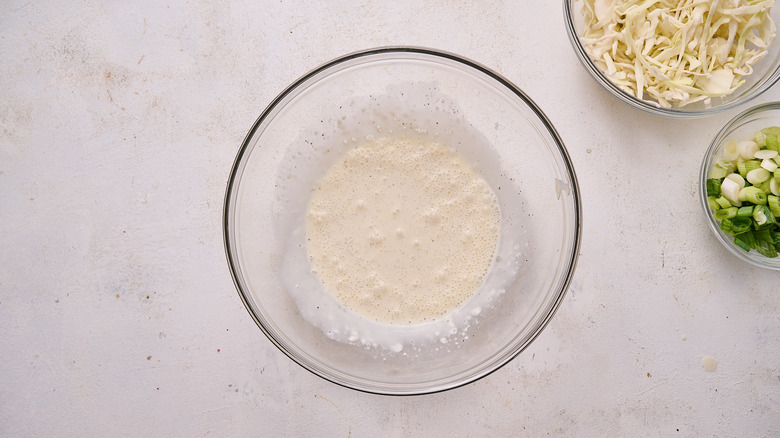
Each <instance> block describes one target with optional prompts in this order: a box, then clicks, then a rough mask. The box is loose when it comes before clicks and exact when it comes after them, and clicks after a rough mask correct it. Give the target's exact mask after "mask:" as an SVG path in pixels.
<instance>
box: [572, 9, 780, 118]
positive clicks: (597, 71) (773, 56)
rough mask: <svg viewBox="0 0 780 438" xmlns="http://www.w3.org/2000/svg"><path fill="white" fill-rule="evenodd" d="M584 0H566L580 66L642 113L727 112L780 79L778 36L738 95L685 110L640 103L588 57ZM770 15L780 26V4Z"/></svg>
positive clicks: (688, 114)
mask: <svg viewBox="0 0 780 438" xmlns="http://www.w3.org/2000/svg"><path fill="white" fill-rule="evenodd" d="M584 3H585V2H584V0H563V12H564V20H565V24H566V32H567V34H568V36H569V41H570V42H571V45H572V47H573V48H574V52H575V53H576V54H577V58H578V59H579V61H580V63H581V64H582V65H583V66H584V67H585V70H586V71H587V72H588V73H589V74H590V76H591V77H593V79H594V80H595V81H596V82H597V83H598V84H599V85H601V86H602V87H603V88H604V89H606V90H607V91H608V92H609V93H610V94H612V95H613V96H614V97H615V98H616V99H617V100H619V101H621V102H623V103H624V104H626V105H628V106H630V107H632V108H636V109H639V110H641V111H644V112H647V113H650V114H654V115H657V116H663V117H669V118H680V119H683V118H698V117H705V116H709V115H713V114H717V113H720V112H722V111H726V110H728V109H730V108H734V107H736V106H739V105H742V104H745V103H747V102H749V101H751V100H752V99H754V98H756V97H758V96H760V95H761V94H762V93H764V92H765V91H767V90H769V88H770V87H772V86H773V85H774V84H775V83H777V81H778V80H780V38H778V37H775V39H774V41H773V43H772V44H770V46H769V48H768V52H767V54H766V56H765V57H764V58H763V59H761V60H760V61H758V62H757V63H756V64H755V65H754V66H753V73H752V74H750V75H748V76H746V77H745V83H744V84H742V85H741V86H740V87H738V88H737V89H736V90H735V91H734V92H732V93H731V94H729V95H727V96H723V97H713V98H712V99H711V102H710V103H705V102H696V103H692V104H690V105H686V106H683V107H672V108H664V107H661V106H659V105H658V104H657V102H655V101H653V100H640V99H638V98H636V97H635V96H634V95H632V94H631V93H628V92H626V91H624V90H623V89H621V88H620V87H618V86H617V85H615V84H614V83H613V82H612V81H611V80H610V79H609V78H608V77H607V76H606V75H605V74H604V72H603V71H602V70H601V68H600V67H599V66H597V65H596V64H595V63H594V61H593V59H592V58H591V57H590V56H589V55H588V53H587V51H586V49H585V46H584V43H583V41H582V39H581V36H582V35H583V34H584V31H585V18H584V14H583V13H582V6H583V4H584ZM770 16H771V17H772V20H773V21H774V23H775V25H776V26H780V5H775V6H774V7H773V8H772V9H771V12H770Z"/></svg>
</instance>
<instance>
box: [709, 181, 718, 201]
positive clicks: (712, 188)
mask: <svg viewBox="0 0 780 438" xmlns="http://www.w3.org/2000/svg"><path fill="white" fill-rule="evenodd" d="M707 196H714V197H716V198H717V197H719V196H720V180H719V179H715V178H710V179H708V180H707Z"/></svg>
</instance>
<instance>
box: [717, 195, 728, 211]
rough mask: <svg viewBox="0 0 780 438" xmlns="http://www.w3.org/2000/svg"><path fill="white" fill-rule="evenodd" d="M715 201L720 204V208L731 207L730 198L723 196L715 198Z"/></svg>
mask: <svg viewBox="0 0 780 438" xmlns="http://www.w3.org/2000/svg"><path fill="white" fill-rule="evenodd" d="M715 202H716V203H717V204H718V205H719V206H720V208H729V207H731V203H730V202H729V200H728V199H726V198H724V197H723V196H721V197H719V198H717V199H715Z"/></svg>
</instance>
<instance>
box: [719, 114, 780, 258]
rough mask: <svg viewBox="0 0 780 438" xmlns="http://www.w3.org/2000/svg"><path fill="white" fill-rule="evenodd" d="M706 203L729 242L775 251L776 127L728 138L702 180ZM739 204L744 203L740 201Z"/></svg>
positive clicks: (779, 182)
mask: <svg viewBox="0 0 780 438" xmlns="http://www.w3.org/2000/svg"><path fill="white" fill-rule="evenodd" d="M706 191H707V205H708V206H709V208H710V209H711V210H712V215H713V218H714V219H715V220H717V221H719V222H720V229H721V230H723V231H724V232H726V233H728V234H731V235H732V236H734V244H735V245H736V246H738V247H740V248H742V249H744V250H745V251H753V250H755V251H756V252H757V253H759V254H762V255H763V256H765V257H778V252H780V127H778V126H773V127H769V128H766V129H763V130H761V131H759V132H756V133H754V134H753V137H752V138H750V139H746V140H743V141H739V142H735V141H729V142H728V143H726V144H725V145H724V147H723V149H722V157H721V158H720V159H719V160H718V161H716V162H715V165H713V169H712V172H711V174H710V178H709V179H707V180H706ZM743 203H744V205H743Z"/></svg>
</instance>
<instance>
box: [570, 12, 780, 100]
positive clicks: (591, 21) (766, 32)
mask: <svg viewBox="0 0 780 438" xmlns="http://www.w3.org/2000/svg"><path fill="white" fill-rule="evenodd" d="M774 3H775V0H584V7H583V13H584V15H585V30H584V33H583V36H582V41H583V44H584V46H585V49H586V51H587V52H588V54H589V55H590V57H591V59H592V60H593V61H594V63H595V64H596V65H597V67H599V68H600V69H601V71H602V72H604V74H605V75H606V76H607V77H608V78H609V79H610V80H611V81H612V82H613V83H614V84H615V85H617V86H618V87H620V88H621V89H623V90H624V91H626V92H627V93H629V94H631V95H633V96H636V97H637V98H638V99H642V100H646V101H651V102H652V103H654V104H655V105H657V106H660V107H664V108H670V107H672V106H677V107H683V106H685V105H689V104H691V103H694V102H700V101H704V103H705V104H709V103H710V101H711V98H712V97H720V96H725V95H728V94H731V93H732V92H733V91H734V90H735V89H736V88H737V87H739V86H740V85H742V84H743V83H744V82H745V79H744V77H745V76H747V75H750V74H751V73H752V72H753V65H754V64H755V63H756V62H758V61H759V60H760V59H761V58H763V57H764V56H765V55H766V53H767V47H769V45H770V44H771V43H772V40H774V37H775V31H776V28H775V23H774V21H773V20H772V17H770V15H769V10H770V9H771V8H772V6H774Z"/></svg>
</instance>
